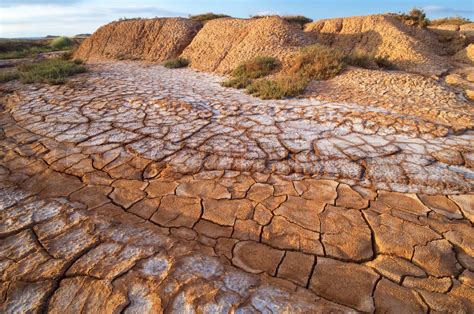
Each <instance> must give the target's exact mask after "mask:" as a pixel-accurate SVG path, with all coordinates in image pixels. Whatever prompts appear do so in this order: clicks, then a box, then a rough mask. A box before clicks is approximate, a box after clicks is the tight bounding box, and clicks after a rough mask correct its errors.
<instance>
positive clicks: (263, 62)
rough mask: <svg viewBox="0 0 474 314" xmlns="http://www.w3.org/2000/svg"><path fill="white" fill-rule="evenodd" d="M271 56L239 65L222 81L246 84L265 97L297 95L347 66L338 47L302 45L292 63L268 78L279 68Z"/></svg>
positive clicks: (235, 84)
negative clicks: (314, 81) (312, 83)
mask: <svg viewBox="0 0 474 314" xmlns="http://www.w3.org/2000/svg"><path fill="white" fill-rule="evenodd" d="M279 66H280V63H279V62H278V61H277V60H276V59H274V58H271V57H258V58H254V59H252V60H249V61H247V62H244V63H242V64H241V65H239V66H238V67H237V68H236V69H235V71H234V72H233V73H232V79H230V80H228V81H225V82H223V83H222V85H223V86H226V87H234V88H245V89H246V90H247V92H248V93H249V94H251V95H254V96H257V97H260V98H262V99H282V98H287V97H295V96H298V95H300V94H302V93H303V92H304V90H305V89H306V86H307V85H308V83H309V82H310V81H311V80H326V79H329V78H332V77H334V76H336V75H337V74H339V73H340V72H341V71H342V70H343V69H344V67H345V62H344V55H343V53H342V52H340V51H339V50H336V49H332V48H328V47H325V46H321V45H311V46H307V47H304V48H303V49H301V52H300V53H299V54H298V55H296V56H295V57H294V58H293V60H292V61H291V63H290V64H289V66H288V67H287V68H286V69H283V70H282V71H281V72H280V73H278V74H275V76H274V77H273V78H266V76H268V75H269V74H273V73H274V71H275V69H277V68H279Z"/></svg>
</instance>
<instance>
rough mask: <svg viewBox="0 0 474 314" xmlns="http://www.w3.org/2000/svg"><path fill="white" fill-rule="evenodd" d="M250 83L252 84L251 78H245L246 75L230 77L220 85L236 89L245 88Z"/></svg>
mask: <svg viewBox="0 0 474 314" xmlns="http://www.w3.org/2000/svg"><path fill="white" fill-rule="evenodd" d="M250 84H252V80H251V79H249V78H246V77H236V78H232V79H230V80H227V81H224V82H222V84H221V85H222V86H224V87H233V88H237V89H242V88H246V87H247V86H249V85H250Z"/></svg>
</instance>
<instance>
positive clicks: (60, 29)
mask: <svg viewBox="0 0 474 314" xmlns="http://www.w3.org/2000/svg"><path fill="white" fill-rule="evenodd" d="M182 15H185V14H183V13H179V12H172V11H167V10H163V9H161V8H158V7H154V6H149V5H142V6H139V5H133V6H131V5H121V6H120V7H118V6H117V7H114V6H107V7H106V6H104V5H101V4H97V3H87V2H78V3H72V4H70V5H59V4H54V3H52V4H43V5H39V4H23V5H17V6H9V7H0V21H1V24H0V37H23V36H44V35H48V34H51V35H74V34H78V33H86V32H89V33H90V32H93V31H94V30H95V29H96V28H98V27H99V26H101V25H103V24H105V23H108V22H110V21H113V20H115V19H118V18H121V17H137V16H140V17H155V16H182Z"/></svg>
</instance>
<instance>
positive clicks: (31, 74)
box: [0, 58, 87, 85]
mask: <svg viewBox="0 0 474 314" xmlns="http://www.w3.org/2000/svg"><path fill="white" fill-rule="evenodd" d="M82 63H83V62H82V61H81V60H79V59H75V60H64V59H62V58H57V59H51V60H44V61H41V62H38V63H34V64H23V65H19V66H17V67H16V69H15V70H7V71H4V72H3V73H1V74H0V82H1V83H5V82H8V81H12V80H16V79H20V81H21V82H22V83H25V84H31V83H47V84H51V85H59V84H64V83H66V81H67V78H68V77H70V76H72V75H75V74H78V73H84V72H86V71H87V68H86V67H85V66H84V65H83V64H82Z"/></svg>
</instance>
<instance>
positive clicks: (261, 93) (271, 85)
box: [247, 76, 308, 99]
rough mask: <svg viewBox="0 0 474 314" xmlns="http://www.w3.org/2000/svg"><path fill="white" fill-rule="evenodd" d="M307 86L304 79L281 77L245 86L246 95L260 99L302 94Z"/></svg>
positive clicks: (257, 81) (261, 80)
mask: <svg viewBox="0 0 474 314" xmlns="http://www.w3.org/2000/svg"><path fill="white" fill-rule="evenodd" d="M307 85H308V81H307V80H306V79H305V78H301V77H299V78H296V77H291V76H281V77H277V78H275V79H271V80H268V79H260V80H255V81H253V82H252V83H251V84H250V85H248V86H247V93H249V94H251V95H254V96H256V97H260V98H261V99H282V98H288V97H296V96H298V95H300V94H302V93H303V92H304V90H305V89H306V86H307Z"/></svg>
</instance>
